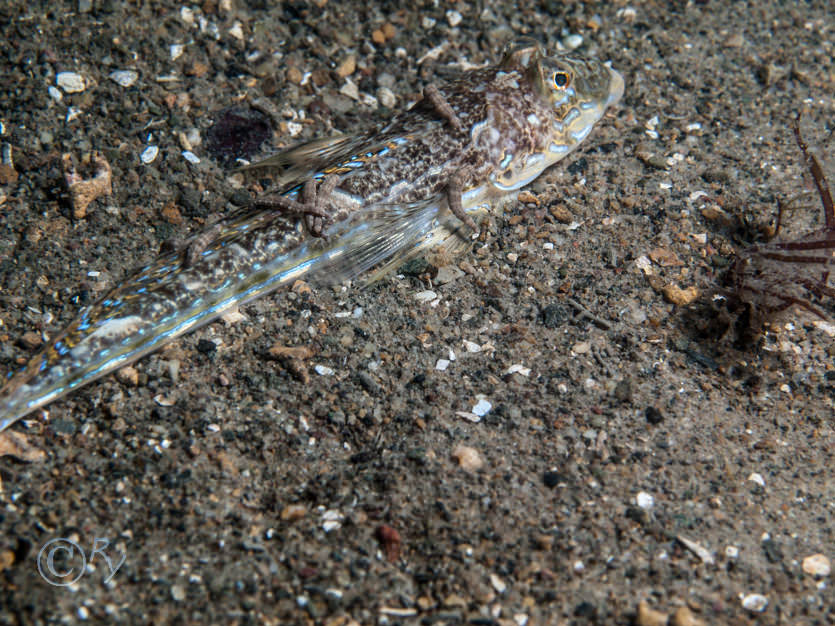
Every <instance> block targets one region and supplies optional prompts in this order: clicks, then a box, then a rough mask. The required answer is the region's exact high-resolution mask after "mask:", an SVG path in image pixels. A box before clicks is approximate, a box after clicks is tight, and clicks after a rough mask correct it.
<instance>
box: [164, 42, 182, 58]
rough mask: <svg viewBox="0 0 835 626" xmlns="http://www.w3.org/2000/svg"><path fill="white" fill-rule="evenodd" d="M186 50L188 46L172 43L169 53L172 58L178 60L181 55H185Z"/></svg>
mask: <svg viewBox="0 0 835 626" xmlns="http://www.w3.org/2000/svg"><path fill="white" fill-rule="evenodd" d="M185 51H186V47H185V46H184V45H183V44H181V43H172V44H171V45H170V46H168V54H170V55H171V60H172V61H176V60H177V59H179V58H180V57H181V56H183V52H185Z"/></svg>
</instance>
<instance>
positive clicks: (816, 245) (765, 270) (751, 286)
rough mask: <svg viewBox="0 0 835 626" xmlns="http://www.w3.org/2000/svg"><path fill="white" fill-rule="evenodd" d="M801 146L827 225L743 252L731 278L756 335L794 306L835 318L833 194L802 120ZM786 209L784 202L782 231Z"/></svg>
mask: <svg viewBox="0 0 835 626" xmlns="http://www.w3.org/2000/svg"><path fill="white" fill-rule="evenodd" d="M794 135H795V139H796V140H797V145H798V146H799V147H800V150H801V152H802V153H803V158H804V160H805V162H806V165H807V167H808V168H809V173H810V174H811V175H812V179H813V181H814V183H815V187H816V188H817V191H818V194H819V195H820V199H821V204H822V205H823V214H824V226H823V228H821V229H818V230H815V231H812V232H810V233H808V234H806V235H803V236H801V237H799V238H798V239H793V240H789V241H774V242H769V243H767V244H761V245H754V246H751V247H749V248H746V249H745V250H743V251H742V252H741V253H740V254H739V256H738V257H737V259H736V261H735V262H734V264H733V266H732V267H731V270H730V273H729V276H728V277H729V280H730V284H731V290H732V292H733V293H734V295H735V296H736V297H737V298H738V299H739V300H740V301H741V302H742V303H743V304H744V305H746V306H747V307H748V308H749V311H748V312H749V321H750V325H751V329H752V330H754V331H755V332H757V331H758V329H759V327H761V326H762V324H763V323H764V322H766V321H768V320H769V319H770V318H772V317H773V316H774V315H776V314H778V313H780V312H782V311H785V310H787V309H789V308H791V307H792V306H796V307H799V308H800V309H804V310H806V311H808V312H810V313H812V314H813V315H815V316H816V317H818V318H820V319H822V320H831V319H832V318H833V308H835V287H833V270H835V208H833V204H832V194H831V193H830V191H829V185H828V183H827V181H826V178H825V177H824V174H823V169H822V168H821V166H820V163H819V162H818V160H817V158H816V157H815V155H814V154H812V153H811V152H810V151H809V149H808V147H807V145H806V143H805V142H804V141H803V138H802V136H801V134H800V115H798V116H797V118H796V119H795V121H794ZM784 208H785V207H784V205H783V203H782V202H780V203H778V211H779V212H778V215H777V228H776V233H779V232H780V223H781V221H782V218H783V209H784Z"/></svg>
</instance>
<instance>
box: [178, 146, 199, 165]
mask: <svg viewBox="0 0 835 626" xmlns="http://www.w3.org/2000/svg"><path fill="white" fill-rule="evenodd" d="M181 154H182V155H183V158H184V159H185V160H186V161H188V162H189V163H191V164H193V165H197V164H198V163H200V157H199V156H197V155H196V154H194V152H192V151H191V150H183V151H182V153H181Z"/></svg>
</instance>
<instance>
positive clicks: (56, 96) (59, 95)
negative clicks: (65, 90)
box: [47, 85, 64, 102]
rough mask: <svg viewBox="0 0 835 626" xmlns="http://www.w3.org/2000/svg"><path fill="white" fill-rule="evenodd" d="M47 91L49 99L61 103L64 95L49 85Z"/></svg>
mask: <svg viewBox="0 0 835 626" xmlns="http://www.w3.org/2000/svg"><path fill="white" fill-rule="evenodd" d="M47 91H48V92H49V97H50V98H52V99H53V100H55V101H56V102H61V100H62V99H63V98H64V94H62V93H61V90H60V89H58V87H55V86H54V85H50V86H49V87H48V89H47Z"/></svg>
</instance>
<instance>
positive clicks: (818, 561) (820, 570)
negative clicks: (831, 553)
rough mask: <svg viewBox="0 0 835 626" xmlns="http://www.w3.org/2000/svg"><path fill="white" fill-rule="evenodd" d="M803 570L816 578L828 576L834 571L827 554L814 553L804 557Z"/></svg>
mask: <svg viewBox="0 0 835 626" xmlns="http://www.w3.org/2000/svg"><path fill="white" fill-rule="evenodd" d="M803 571H804V572H806V573H807V574H809V575H810V576H814V577H815V578H826V577H827V576H829V574H830V573H831V572H832V565H831V564H830V562H829V559H828V558H826V556H825V555H823V554H813V555H811V556H807V557H806V558H805V559H803Z"/></svg>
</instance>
